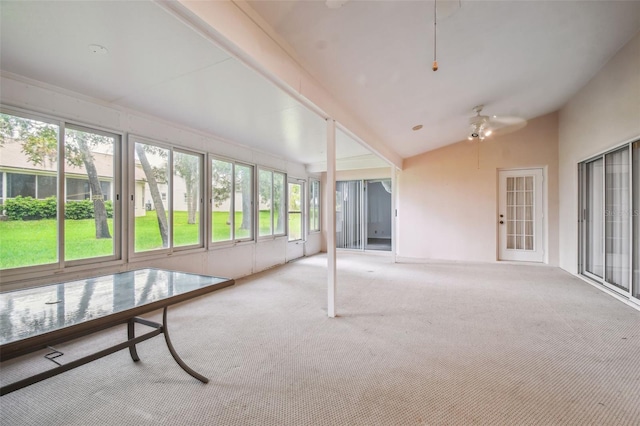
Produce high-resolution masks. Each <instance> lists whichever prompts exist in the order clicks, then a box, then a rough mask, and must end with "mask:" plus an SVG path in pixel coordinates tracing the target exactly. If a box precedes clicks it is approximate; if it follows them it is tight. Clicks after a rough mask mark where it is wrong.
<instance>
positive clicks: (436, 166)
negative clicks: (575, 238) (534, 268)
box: [398, 113, 558, 265]
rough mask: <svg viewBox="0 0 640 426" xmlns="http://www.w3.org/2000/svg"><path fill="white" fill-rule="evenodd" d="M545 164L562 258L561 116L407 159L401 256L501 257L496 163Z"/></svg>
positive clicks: (552, 246) (551, 222) (552, 244)
mask: <svg viewBox="0 0 640 426" xmlns="http://www.w3.org/2000/svg"><path fill="white" fill-rule="evenodd" d="M528 167H546V168H547V180H546V183H547V188H548V191H547V201H548V233H547V234H548V259H549V263H550V264H552V265H557V264H558V241H557V235H558V190H557V188H558V116H557V114H555V113H553V114H548V115H545V116H543V117H539V118H536V119H534V120H531V121H530V122H529V123H528V125H527V126H526V127H525V128H524V129H521V130H519V131H517V132H514V133H511V134H507V135H504V136H501V137H497V138H488V139H486V140H484V141H482V142H477V141H463V142H459V143H456V144H453V145H449V146H446V147H443V148H440V149H437V150H434V151H430V152H427V153H425V154H421V155H418V156H415V157H412V158H408V159H406V160H405V161H404V168H403V171H402V172H401V173H400V178H399V201H398V222H399V225H398V228H399V229H398V235H399V239H398V256H400V257H406V258H418V259H450V260H464V261H495V260H496V258H497V226H498V225H497V215H498V213H497V204H498V198H497V196H498V186H497V182H498V169H510V168H528Z"/></svg>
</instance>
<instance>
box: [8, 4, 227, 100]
mask: <svg viewBox="0 0 640 426" xmlns="http://www.w3.org/2000/svg"><path fill="white" fill-rule="evenodd" d="M0 11H1V18H2V21H1V24H2V25H1V27H0V35H1V40H2V41H1V44H0V51H1V55H2V56H1V59H2V62H1V66H2V69H3V70H5V71H9V72H12V73H15V74H19V75H23V76H26V77H29V78H31V79H34V80H38V81H43V82H46V83H49V84H52V85H55V86H59V87H63V88H66V89H70V90H73V91H76V92H79V93H82V94H85V95H87V96H91V97H94V98H98V99H101V100H105V101H109V102H110V101H114V100H117V99H119V98H121V97H123V96H131V95H132V94H135V93H136V92H138V91H140V90H142V89H144V88H147V87H152V86H155V85H159V84H163V83H164V82H166V81H170V80H172V79H173V78H176V77H177V76H181V75H184V74H186V73H190V72H193V71H194V70H198V69H201V68H204V67H207V66H210V65H212V64H215V63H218V62H220V61H224V60H227V59H228V58H229V55H228V54H226V53H225V52H223V51H221V50H220V49H217V48H215V47H214V46H213V45H212V44H211V42H209V41H207V40H205V39H204V38H202V37H200V36H198V35H197V34H195V33H194V32H193V31H192V30H191V29H189V28H187V27H186V26H185V25H183V24H182V23H181V22H179V21H178V20H177V19H175V18H174V17H173V16H171V15H169V14H168V13H167V12H166V11H164V10H163V9H161V8H160V7H158V6H157V5H155V4H153V3H151V2H148V1H129V2H127V1H2V2H1V3H0ZM92 44H97V45H100V46H103V47H105V48H106V49H107V51H108V52H107V53H106V54H102V55H101V54H93V53H91V52H90V49H89V45H92Z"/></svg>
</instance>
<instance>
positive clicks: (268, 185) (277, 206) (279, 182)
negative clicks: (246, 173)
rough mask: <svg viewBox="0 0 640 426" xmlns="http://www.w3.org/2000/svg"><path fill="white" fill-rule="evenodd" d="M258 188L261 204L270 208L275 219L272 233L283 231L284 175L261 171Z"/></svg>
mask: <svg viewBox="0 0 640 426" xmlns="http://www.w3.org/2000/svg"><path fill="white" fill-rule="evenodd" d="M258 187H259V190H260V200H261V202H262V203H263V204H265V205H268V206H269V207H270V208H271V210H272V211H273V215H274V216H275V218H276V223H275V224H274V226H275V229H274V230H273V231H274V233H278V231H279V230H284V212H283V211H282V210H283V208H284V187H285V185H284V174H282V173H278V172H270V171H265V170H261V171H260V173H259V184H258Z"/></svg>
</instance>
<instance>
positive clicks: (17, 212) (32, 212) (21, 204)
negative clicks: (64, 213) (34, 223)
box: [3, 195, 56, 220]
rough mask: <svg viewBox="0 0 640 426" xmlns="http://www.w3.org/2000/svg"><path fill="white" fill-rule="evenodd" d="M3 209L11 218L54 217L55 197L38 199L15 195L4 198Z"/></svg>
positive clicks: (36, 218) (35, 218) (34, 218)
mask: <svg viewBox="0 0 640 426" xmlns="http://www.w3.org/2000/svg"><path fill="white" fill-rule="evenodd" d="M3 209H4V210H5V212H6V215H7V216H8V217H9V219H11V220H38V219H51V218H55V217H56V197H49V198H45V199H43V200H38V199H35V198H32V197H22V196H20V195H19V196H17V197H15V198H9V199H8V200H5V203H4V206H3Z"/></svg>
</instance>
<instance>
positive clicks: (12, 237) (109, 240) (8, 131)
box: [0, 113, 120, 269]
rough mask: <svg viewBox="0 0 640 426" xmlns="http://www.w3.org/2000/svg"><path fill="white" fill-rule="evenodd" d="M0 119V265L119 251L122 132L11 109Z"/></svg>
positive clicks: (106, 256)
mask: <svg viewBox="0 0 640 426" xmlns="http://www.w3.org/2000/svg"><path fill="white" fill-rule="evenodd" d="M0 124H1V125H2V126H1V128H0V134H1V136H2V142H3V143H2V145H0V174H1V175H2V176H3V177H2V180H3V184H4V190H3V192H2V204H3V210H4V212H5V214H6V215H7V217H8V220H7V221H2V222H0V269H12V268H22V267H34V266H42V265H56V264H58V265H62V263H61V262H74V263H75V262H81V263H87V262H96V261H104V260H113V259H117V258H119V256H120V249H119V246H120V244H119V235H118V230H119V223H120V222H119V221H118V220H117V219H116V220H114V217H116V215H115V214H114V211H115V212H116V213H117V211H119V205H118V204H117V203H116V204H114V202H113V201H112V200H113V199H114V192H117V188H118V187H119V185H120V182H119V180H118V178H117V177H118V176H119V175H120V173H119V164H120V160H119V152H120V137H119V136H118V135H115V134H111V133H106V132H101V131H97V130H92V129H87V128H80V127H76V126H69V125H65V123H59V124H55V123H54V122H46V121H44V120H41V119H36V118H26V117H19V116H16V115H12V114H8V113H7V114H5V113H3V114H0ZM61 128H64V134H65V137H64V141H62V140H60V135H61V133H62V132H61V131H60V129H61ZM61 158H62V159H63V160H64V161H63V164H59V159H61ZM60 182H63V183H64V185H62V186H63V187H62V188H59V186H60V184H59V183H60ZM58 194H60V196H58ZM63 209H64V210H63ZM62 211H64V215H63V214H62V213H61V212H62ZM60 240H63V241H64V244H59V243H58V241H60ZM62 247H64V250H62V249H61V248H62ZM57 267H59V266H57Z"/></svg>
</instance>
